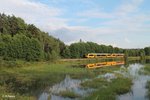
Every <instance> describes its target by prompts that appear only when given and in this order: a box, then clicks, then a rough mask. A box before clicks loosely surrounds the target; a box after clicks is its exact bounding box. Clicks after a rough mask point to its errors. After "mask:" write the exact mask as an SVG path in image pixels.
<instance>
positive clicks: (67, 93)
mask: <svg viewBox="0 0 150 100" xmlns="http://www.w3.org/2000/svg"><path fill="white" fill-rule="evenodd" d="M59 95H60V96H62V97H68V98H79V97H81V96H80V95H79V94H76V93H74V92H72V91H61V92H60V93H59Z"/></svg>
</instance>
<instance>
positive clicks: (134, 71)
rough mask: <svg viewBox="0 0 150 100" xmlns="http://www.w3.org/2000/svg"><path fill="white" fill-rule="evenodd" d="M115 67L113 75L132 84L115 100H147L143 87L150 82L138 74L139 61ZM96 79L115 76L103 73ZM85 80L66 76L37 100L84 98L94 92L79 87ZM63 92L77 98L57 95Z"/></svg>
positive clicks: (145, 76) (74, 99)
mask: <svg viewBox="0 0 150 100" xmlns="http://www.w3.org/2000/svg"><path fill="white" fill-rule="evenodd" d="M147 63H149V61H147ZM117 67H120V70H118V71H114V73H120V74H122V75H123V76H124V77H129V78H132V82H133V85H132V87H131V91H130V92H128V93H126V94H123V95H118V96H117V100H147V99H148V98H147V97H146V95H147V89H146V88H145V87H146V83H147V81H148V80H150V76H148V75H143V74H140V73H139V71H140V69H141V68H143V67H144V64H142V63H141V62H140V61H134V62H130V63H129V64H126V65H122V64H121V65H119V66H117ZM122 69H126V70H122ZM97 77H104V78H107V80H111V79H113V78H115V75H114V74H113V73H105V74H103V75H99V76H97ZM85 80H88V79H85ZM85 80H79V79H71V78H70V76H66V78H65V79H64V80H63V81H61V82H60V83H57V84H55V85H53V86H52V87H50V88H48V89H47V90H46V91H44V92H42V93H41V94H40V95H39V96H38V100H49V99H50V100H79V99H81V98H80V97H81V96H82V97H84V96H86V95H88V94H90V93H91V92H92V91H94V89H91V88H87V89H85V88H82V87H81V85H80V84H81V82H83V81H85ZM89 80H90V79H89ZM65 91H69V92H73V93H74V96H77V97H73V98H72V97H65V96H64V95H61V94H59V93H60V92H65Z"/></svg>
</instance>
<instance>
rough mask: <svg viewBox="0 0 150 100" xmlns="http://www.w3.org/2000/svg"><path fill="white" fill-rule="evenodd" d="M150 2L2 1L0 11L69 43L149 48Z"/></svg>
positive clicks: (114, 0) (97, 0)
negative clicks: (82, 42) (87, 42)
mask: <svg viewBox="0 0 150 100" xmlns="http://www.w3.org/2000/svg"><path fill="white" fill-rule="evenodd" d="M149 5H150V0H1V1H0V12H1V13H2V12H4V13H6V14H8V15H12V14H13V15H16V16H18V17H21V18H23V19H24V20H25V21H26V22H27V23H32V24H35V25H36V26H37V27H39V28H40V29H41V30H43V31H46V32H49V34H50V35H53V36H55V37H57V38H59V39H61V40H62V41H64V42H65V43H66V44H71V43H73V42H78V41H79V40H80V39H82V40H83V41H85V42H86V41H92V42H96V43H98V44H106V45H112V46H117V47H121V48H143V47H145V46H150V6H149Z"/></svg>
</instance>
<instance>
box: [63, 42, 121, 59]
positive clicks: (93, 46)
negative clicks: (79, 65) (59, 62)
mask: <svg viewBox="0 0 150 100" xmlns="http://www.w3.org/2000/svg"><path fill="white" fill-rule="evenodd" d="M114 52H115V53H123V49H121V48H117V47H112V46H111V45H109V46H105V45H99V44H97V43H93V42H77V43H73V44H71V45H70V46H69V47H67V48H66V49H65V52H64V54H63V55H67V56H64V57H69V58H82V57H84V55H85V54H87V53H114ZM68 54H69V55H68Z"/></svg>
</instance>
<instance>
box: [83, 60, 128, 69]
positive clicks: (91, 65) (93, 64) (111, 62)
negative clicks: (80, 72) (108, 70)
mask: <svg viewBox="0 0 150 100" xmlns="http://www.w3.org/2000/svg"><path fill="white" fill-rule="evenodd" d="M124 64H125V62H124V61H109V62H99V63H91V64H87V65H85V66H86V68H90V69H91V68H100V67H107V66H116V65H124Z"/></svg>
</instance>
